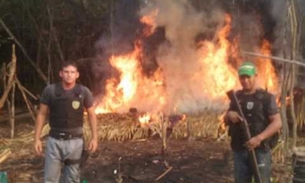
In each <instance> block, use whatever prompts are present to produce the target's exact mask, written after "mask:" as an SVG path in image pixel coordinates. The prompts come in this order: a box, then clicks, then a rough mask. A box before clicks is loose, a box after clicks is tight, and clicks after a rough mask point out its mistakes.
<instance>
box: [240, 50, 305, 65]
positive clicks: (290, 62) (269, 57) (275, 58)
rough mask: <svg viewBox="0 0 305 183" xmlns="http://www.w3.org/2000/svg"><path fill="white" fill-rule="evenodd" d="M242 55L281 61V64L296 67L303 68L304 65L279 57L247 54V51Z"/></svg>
mask: <svg viewBox="0 0 305 183" xmlns="http://www.w3.org/2000/svg"><path fill="white" fill-rule="evenodd" d="M242 53H243V54H245V55H250V56H255V57H262V58H268V59H272V60H275V61H282V62H285V63H289V64H295V65H298V66H302V67H305V63H304V62H305V61H304V62H301V61H297V60H290V59H285V58H281V57H275V56H266V55H262V54H259V53H253V52H248V51H242Z"/></svg>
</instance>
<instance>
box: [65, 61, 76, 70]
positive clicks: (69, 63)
mask: <svg viewBox="0 0 305 183" xmlns="http://www.w3.org/2000/svg"><path fill="white" fill-rule="evenodd" d="M68 66H73V67H75V68H76V70H78V66H77V64H76V62H74V61H71V60H67V61H64V62H63V63H62V64H61V70H62V69H63V68H65V67H68Z"/></svg>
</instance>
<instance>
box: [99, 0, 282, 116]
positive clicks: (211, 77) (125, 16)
mask: <svg viewBox="0 0 305 183" xmlns="http://www.w3.org/2000/svg"><path fill="white" fill-rule="evenodd" d="M274 1H277V0H274ZM122 2H125V4H124V6H119V8H118V9H120V8H122V11H117V12H118V14H117V15H116V16H115V18H114V21H113V29H112V30H111V34H110V35H112V37H111V36H110V35H109V34H108V35H104V36H102V37H101V39H100V40H99V41H98V42H97V44H96V50H97V57H98V59H99V63H97V65H96V66H95V67H94V69H95V71H94V72H97V73H99V74H98V75H101V76H102V77H104V78H106V79H107V78H110V77H115V74H113V73H116V70H115V69H113V68H112V67H111V66H110V64H109V63H108V59H109V57H110V56H111V55H123V54H124V53H128V52H131V51H132V50H133V49H134V41H135V40H137V39H139V38H141V41H142V43H143V46H144V48H143V49H144V52H143V53H142V54H144V56H142V57H141V58H142V60H140V62H141V64H142V65H141V66H142V67H143V68H142V70H143V71H144V72H145V74H147V75H149V74H150V73H153V72H155V71H156V70H157V68H161V70H162V77H163V78H164V88H165V93H166V106H164V108H165V110H167V111H168V112H174V111H176V112H188V113H189V112H197V111H202V110H204V109H214V110H223V109H225V108H226V107H227V106H226V104H224V103H223V101H224V100H223V99H224V97H225V91H226V90H228V89H232V88H234V87H235V88H236V87H237V86H238V81H237V78H236V70H234V69H233V67H231V66H234V67H236V66H237V63H239V62H240V61H241V60H239V59H247V58H242V56H241V55H234V54H235V53H233V52H230V51H232V50H233V49H234V48H235V47H234V43H235V42H238V44H239V45H240V47H241V48H242V49H243V50H245V51H257V49H258V48H260V46H261V43H262V40H263V39H267V40H269V41H271V42H273V41H275V37H276V36H274V35H275V34H274V27H275V22H274V21H275V18H274V19H273V18H272V16H271V13H270V11H269V10H268V8H269V6H268V5H266V4H264V3H256V1H255V3H253V2H254V1H249V3H241V4H240V5H239V4H232V2H234V1H232V2H231V1H226V0H225V1H217V2H218V3H216V1H203V0H197V1H196V0H193V1H190V0H166V1H165V0H149V1H137V0H128V2H129V3H127V4H126V2H127V1H122ZM134 2H137V3H135V4H134V5H133V3H134ZM276 5H278V4H277V3H276ZM131 7H133V8H131ZM272 7H274V13H272V15H273V16H275V14H276V12H277V11H276V10H275V9H276V6H275V5H273V6H272ZM126 9H127V10H126ZM154 11H157V14H156V16H154V19H153V23H154V26H155V27H156V29H155V32H154V33H153V34H152V35H150V36H149V37H143V35H141V33H142V31H141V30H142V29H143V27H144V25H143V24H141V23H140V21H139V19H140V18H141V17H143V16H146V15H151V14H152V12H154ZM227 14H230V17H231V18H229V17H228V16H227ZM279 19H280V18H279ZM230 21H232V22H230ZM227 24H229V26H230V25H232V30H230V29H229V28H230V27H227V28H226V29H224V27H225V26H226V25H227ZM276 25H277V24H276ZM279 25H280V24H279ZM220 30H221V31H220ZM227 32H228V33H227ZM220 33H221V34H222V35H220ZM231 54H232V55H231ZM228 63H230V64H228ZM99 71H100V72H99ZM215 73H216V74H215ZM105 76H106V77H105ZM103 81H105V79H104V80H103ZM104 85H105V82H103V84H101V86H104ZM140 87H144V88H149V87H150V86H149V85H146V86H140ZM151 92H152V94H153V92H156V91H153V88H152V91H151ZM139 93H141V92H139ZM219 93H221V94H222V96H221V97H219V96H218V94H219ZM142 96H147V94H146V93H145V94H144V93H143V92H142V93H141V95H140V94H138V95H137V96H136V97H138V98H135V99H134V100H133V101H132V102H131V103H129V104H126V105H127V106H125V107H124V108H120V109H125V111H126V108H127V109H128V108H129V107H137V108H140V109H145V110H148V111H152V110H153V108H154V107H155V106H156V105H157V104H156V101H148V100H149V99H148V98H149V96H147V97H146V98H145V97H142ZM157 102H158V101H157ZM142 104H143V106H141V105H142ZM128 105H132V106H128Z"/></svg>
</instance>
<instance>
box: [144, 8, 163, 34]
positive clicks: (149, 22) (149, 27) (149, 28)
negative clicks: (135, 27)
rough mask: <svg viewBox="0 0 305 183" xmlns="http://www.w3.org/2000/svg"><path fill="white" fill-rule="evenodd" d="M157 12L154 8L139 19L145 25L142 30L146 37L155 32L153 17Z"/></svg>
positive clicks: (154, 17)
mask: <svg viewBox="0 0 305 183" xmlns="http://www.w3.org/2000/svg"><path fill="white" fill-rule="evenodd" d="M158 12H159V11H158V10H157V9H156V10H154V11H151V13H150V14H148V15H145V16H143V17H142V18H141V19H140V22H142V23H143V24H145V25H146V27H145V28H144V30H143V34H144V36H146V37H148V36H150V35H151V34H153V33H154V32H155V30H156V28H157V26H156V23H155V21H156V20H155V19H156V16H157V15H158Z"/></svg>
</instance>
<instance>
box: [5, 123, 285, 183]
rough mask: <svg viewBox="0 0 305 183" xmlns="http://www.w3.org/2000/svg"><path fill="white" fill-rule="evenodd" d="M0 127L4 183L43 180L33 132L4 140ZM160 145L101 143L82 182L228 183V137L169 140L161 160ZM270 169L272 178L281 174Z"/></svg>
mask: <svg viewBox="0 0 305 183" xmlns="http://www.w3.org/2000/svg"><path fill="white" fill-rule="evenodd" d="M0 128H1V131H0V135H1V136H0V137H1V138H0V150H2V149H3V147H4V145H3V144H7V145H9V146H10V147H11V152H12V154H11V155H10V156H9V158H8V159H6V160H5V161H4V162H2V163H0V171H5V172H7V173H8V175H9V179H10V183H36V182H37V183H38V182H39V183H41V182H43V158H42V157H37V156H36V155H35V154H34V151H33V141H32V139H31V137H32V136H33V134H30V137H29V138H30V140H29V138H27V141H24V142H21V141H18V140H16V141H8V140H7V139H8V137H9V125H8V124H4V123H2V124H0ZM17 129H18V130H17V132H16V133H17V134H25V132H24V131H28V132H30V131H32V130H33V124H21V125H19V126H18V128H17ZM1 142H2V143H1ZM3 142H6V143H3ZM17 143H19V145H18V146H17V145H14V144H17ZM161 144H162V141H161V139H159V138H148V139H141V140H136V141H125V142H113V141H101V142H100V144H99V148H98V151H97V152H95V153H94V154H91V155H90V157H89V159H88V161H87V163H86V165H85V166H84V167H83V168H82V169H81V171H82V178H84V179H86V180H88V182H89V183H119V182H123V183H136V182H139V183H151V182H156V183H209V182H211V183H233V175H232V172H233V162H232V153H231V151H230V148H229V143H228V139H226V140H224V141H217V140H216V139H199V140H187V139H169V140H168V147H167V151H166V153H165V156H161ZM1 148H2V149H1ZM275 167H276V168H275V169H276V170H275V173H274V174H275V176H277V175H282V174H285V171H283V170H282V169H281V168H277V167H279V166H277V165H275ZM276 182H282V181H276ZM285 183H286V182H285Z"/></svg>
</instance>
